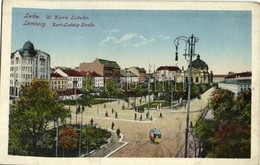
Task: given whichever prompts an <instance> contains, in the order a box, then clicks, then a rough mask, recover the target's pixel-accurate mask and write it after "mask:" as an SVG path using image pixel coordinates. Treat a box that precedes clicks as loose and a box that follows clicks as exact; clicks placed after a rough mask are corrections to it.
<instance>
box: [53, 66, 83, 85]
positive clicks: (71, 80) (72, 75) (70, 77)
mask: <svg viewBox="0 0 260 165" xmlns="http://www.w3.org/2000/svg"><path fill="white" fill-rule="evenodd" d="M54 73H59V74H60V75H61V76H63V77H65V78H67V89H72V90H73V89H82V79H83V77H82V75H81V74H80V73H79V72H78V71H76V70H73V69H67V70H61V69H57V70H55V71H54Z"/></svg>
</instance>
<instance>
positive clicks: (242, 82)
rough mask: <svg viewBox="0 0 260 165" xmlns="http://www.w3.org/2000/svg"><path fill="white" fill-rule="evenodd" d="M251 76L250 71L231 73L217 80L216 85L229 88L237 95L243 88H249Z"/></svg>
mask: <svg viewBox="0 0 260 165" xmlns="http://www.w3.org/2000/svg"><path fill="white" fill-rule="evenodd" d="M251 77H252V73H251V72H242V73H232V74H229V75H228V76H226V77H225V80H223V81H221V82H219V83H218V87H219V88H221V89H226V90H229V91H231V92H233V93H234V94H235V96H237V94H238V93H239V92H241V91H243V90H251Z"/></svg>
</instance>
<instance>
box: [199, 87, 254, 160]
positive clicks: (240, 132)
mask: <svg viewBox="0 0 260 165" xmlns="http://www.w3.org/2000/svg"><path fill="white" fill-rule="evenodd" d="M209 101H210V102H209V107H210V108H212V110H213V115H214V119H213V120H206V119H199V120H198V122H197V123H196V125H195V132H196V133H195V135H196V137H197V138H198V139H202V140H203V141H202V144H203V152H204V156H207V157H217V158H250V146H251V144H250V137H251V135H250V133H251V122H250V121H251V91H250V90H247V91H242V92H240V93H239V94H238V96H236V97H234V94H233V93H232V92H230V91H227V90H222V89H216V90H215V91H214V92H213V93H212V95H211V97H210V99H209ZM212 126H213V127H212Z"/></svg>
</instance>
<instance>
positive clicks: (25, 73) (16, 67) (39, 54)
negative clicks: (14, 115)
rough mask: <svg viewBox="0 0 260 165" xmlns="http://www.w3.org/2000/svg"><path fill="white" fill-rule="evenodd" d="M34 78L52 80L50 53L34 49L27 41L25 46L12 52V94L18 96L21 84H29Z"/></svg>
mask: <svg viewBox="0 0 260 165" xmlns="http://www.w3.org/2000/svg"><path fill="white" fill-rule="evenodd" d="M33 78H36V79H41V80H50V55H49V54H47V53H45V52H43V51H40V50H36V49H34V45H33V44H32V43H31V42H30V41H27V42H25V44H24V45H23V48H21V49H19V50H16V51H15V52H13V53H11V67H10V96H11V97H18V96H19V89H20V85H21V84H28V83H29V82H30V81H31V80H32V79H33Z"/></svg>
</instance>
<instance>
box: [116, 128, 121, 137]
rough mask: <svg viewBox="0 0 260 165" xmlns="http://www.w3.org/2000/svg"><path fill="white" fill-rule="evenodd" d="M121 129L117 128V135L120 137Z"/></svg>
mask: <svg viewBox="0 0 260 165" xmlns="http://www.w3.org/2000/svg"><path fill="white" fill-rule="evenodd" d="M120 132H121V131H120V129H119V128H117V130H116V134H117V137H118V138H119V137H120Z"/></svg>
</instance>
